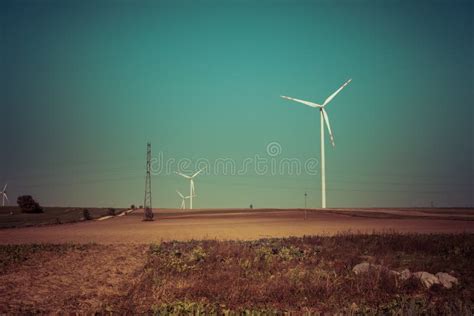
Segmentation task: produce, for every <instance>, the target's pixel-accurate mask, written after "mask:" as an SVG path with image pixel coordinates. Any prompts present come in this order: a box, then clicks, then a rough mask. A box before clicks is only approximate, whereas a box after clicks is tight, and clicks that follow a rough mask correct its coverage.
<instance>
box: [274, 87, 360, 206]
mask: <svg viewBox="0 0 474 316" xmlns="http://www.w3.org/2000/svg"><path fill="white" fill-rule="evenodd" d="M351 81H352V79H349V80H347V81H346V82H345V83H344V84H343V85H342V86H341V87H340V88H339V89H337V90H336V91H335V92H334V93H333V94H331V95H330V96H329V97H327V99H326V100H325V101H324V103H323V104H317V103H314V102H310V101H305V100H300V99H295V98H292V97H287V96H284V95H282V96H281V97H282V98H284V99H287V100H291V101H295V102H298V103H302V104H305V105H307V106H310V107H312V108H317V109H319V113H320V116H321V202H322V208H326V161H325V154H324V123H326V126H327V128H328V132H329V138H330V140H331V144H332V146H333V147H334V146H336V145H335V143H334V136H333V134H332V131H331V125H330V124H329V117H328V114H327V113H326V110H325V108H326V105H327V104H328V103H329V102H331V100H332V99H334V97H335V96H336V95H337V94H338V93H339V92H341V90H342V89H344V87H345V86H347V85H348V84H349V82H351Z"/></svg>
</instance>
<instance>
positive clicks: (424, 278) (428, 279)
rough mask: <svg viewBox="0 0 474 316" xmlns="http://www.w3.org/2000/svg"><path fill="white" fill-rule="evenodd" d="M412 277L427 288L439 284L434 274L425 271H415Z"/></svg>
mask: <svg viewBox="0 0 474 316" xmlns="http://www.w3.org/2000/svg"><path fill="white" fill-rule="evenodd" d="M413 277H415V278H417V279H419V280H420V282H421V284H423V286H424V287H426V288H427V289H429V288H430V287H431V286H433V285H434V284H440V282H439V280H438V277H437V276H436V275H433V274H431V273H428V272H426V271H419V272H415V273H413Z"/></svg>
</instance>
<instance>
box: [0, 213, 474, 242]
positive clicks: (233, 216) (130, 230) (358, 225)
mask: <svg viewBox="0 0 474 316" xmlns="http://www.w3.org/2000/svg"><path fill="white" fill-rule="evenodd" d="M154 212H155V220H154V221H152V222H143V221H142V218H143V212H142V211H141V210H137V211H134V212H133V213H130V214H128V215H126V216H120V217H113V218H110V219H106V220H103V221H85V222H80V223H73V224H62V225H51V226H43V227H26V228H12V229H0V244H25V243H90V242H95V243H100V244H124V243H127V244H130V243H132V244H148V243H152V242H160V241H169V240H181V241H186V240H191V239H221V240H231V239H232V240H236V239H239V240H254V239H260V238H267V237H288V236H303V235H334V234H336V233H339V232H347V231H350V232H352V233H357V232H363V233H372V232H384V231H385V232H386V231H393V232H400V233H460V232H470V233H472V232H474V217H473V216H474V210H472V209H462V210H456V209H453V210H448V209H442V210H439V209H433V210H430V209H365V210H361V209H357V210H354V209H350V210H349V209H329V210H308V212H307V219H305V215H304V213H305V212H304V210H301V209H284V210H283V209H281V210H279V209H261V210H248V209H233V210H193V211H189V210H185V211H178V210H164V209H159V210H155V211H154Z"/></svg>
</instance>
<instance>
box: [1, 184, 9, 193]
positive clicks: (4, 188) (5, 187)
mask: <svg viewBox="0 0 474 316" xmlns="http://www.w3.org/2000/svg"><path fill="white" fill-rule="evenodd" d="M7 185H8V183H5V186H4V187H3V190H2V192H5V190H6V189H7Z"/></svg>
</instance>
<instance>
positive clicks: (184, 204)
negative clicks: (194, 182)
mask: <svg viewBox="0 0 474 316" xmlns="http://www.w3.org/2000/svg"><path fill="white" fill-rule="evenodd" d="M176 193H178V195H179V197H180V198H181V207H180V209H182V210H184V209H186V202H185V201H186V199H190V198H191V195H188V196H184V195H183V194H182V193H181V192H179V191H178V190H176ZM196 196H197V195H194V196H193V197H196Z"/></svg>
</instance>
